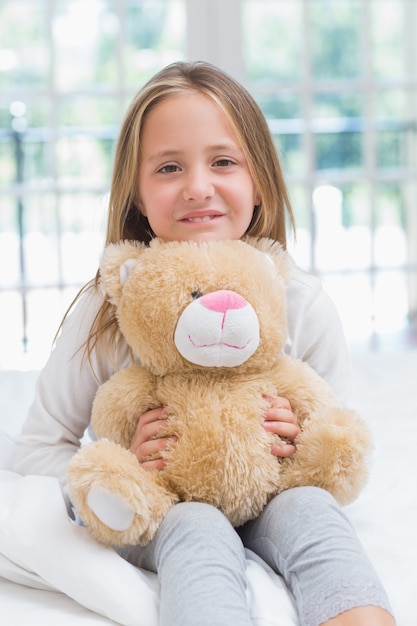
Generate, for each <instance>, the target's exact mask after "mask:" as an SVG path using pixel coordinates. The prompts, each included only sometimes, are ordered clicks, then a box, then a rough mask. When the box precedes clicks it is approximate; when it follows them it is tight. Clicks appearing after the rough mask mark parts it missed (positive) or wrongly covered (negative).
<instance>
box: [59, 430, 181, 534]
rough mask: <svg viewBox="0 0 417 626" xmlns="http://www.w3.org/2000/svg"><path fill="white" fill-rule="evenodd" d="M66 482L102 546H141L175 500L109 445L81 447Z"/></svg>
mask: <svg viewBox="0 0 417 626" xmlns="http://www.w3.org/2000/svg"><path fill="white" fill-rule="evenodd" d="M68 479H69V488H70V494H71V499H72V501H73V504H74V506H75V508H76V510H77V513H78V515H79V516H80V518H81V519H82V520H83V522H84V523H85V525H86V526H87V527H88V528H89V530H90V531H91V533H92V534H93V535H94V537H95V538H96V539H98V540H99V541H101V542H103V543H108V544H114V545H120V546H123V545H129V544H142V545H145V544H146V543H148V542H149V541H150V540H151V539H152V537H153V535H154V534H155V532H156V530H157V528H158V526H159V524H160V523H161V521H162V519H163V517H164V516H165V515H166V513H167V512H168V511H169V509H170V508H171V507H172V506H173V504H175V502H176V501H177V497H176V496H175V495H174V494H172V493H171V492H170V491H168V490H167V489H166V488H165V487H164V485H163V483H162V480H161V477H160V476H158V475H157V474H155V473H153V472H147V471H145V470H144V469H143V468H142V467H141V466H140V465H139V463H138V462H137V459H136V457H135V456H134V455H133V454H131V453H130V452H129V451H128V450H126V449H125V448H123V447H122V446H120V445H118V444H115V443H113V442H111V441H106V440H100V441H96V442H94V443H92V444H89V445H86V446H84V447H83V448H81V449H80V450H79V452H77V454H76V455H74V457H73V459H72V460H71V462H70V464H69V467H68Z"/></svg>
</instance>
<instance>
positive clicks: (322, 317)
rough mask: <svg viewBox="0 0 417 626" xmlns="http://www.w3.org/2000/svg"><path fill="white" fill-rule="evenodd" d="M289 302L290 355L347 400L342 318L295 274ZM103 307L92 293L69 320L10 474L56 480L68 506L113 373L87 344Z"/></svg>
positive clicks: (318, 289)
mask: <svg viewBox="0 0 417 626" xmlns="http://www.w3.org/2000/svg"><path fill="white" fill-rule="evenodd" d="M287 301H288V304H287V323H288V340H287V343H286V345H285V348H284V350H285V352H286V353H287V354H289V355H291V356H293V357H295V358H299V359H301V360H303V361H306V362H308V363H309V364H310V365H311V366H312V367H313V368H314V369H315V370H316V372H317V373H318V374H320V375H321V376H322V377H323V378H325V379H326V380H327V381H328V383H329V384H330V386H331V387H332V388H333V390H334V392H335V394H336V395H337V397H338V398H339V399H340V400H341V401H342V402H346V400H347V398H348V394H349V392H350V362H349V357H348V352H347V347H346V343H345V339H344V336H343V332H342V328H341V323H340V319H339V316H338V314H337V312H336V309H335V307H334V305H333V303H332V301H331V299H330V298H329V296H328V295H327V294H326V292H325V291H324V289H323V287H322V284H321V281H320V280H319V279H318V278H316V277H314V276H312V275H310V274H307V273H305V272H302V271H301V270H298V269H295V270H294V274H293V277H292V279H291V281H290V283H289V285H288V287H287ZM101 304H102V296H101V295H100V294H99V293H97V292H96V291H95V290H93V289H91V290H88V291H87V292H86V293H85V294H84V296H83V297H82V298H81V299H80V301H79V303H78V305H77V306H76V307H75V309H74V310H73V312H72V313H71V314H70V315H69V316H68V318H67V319H66V321H65V323H64V325H63V328H62V332H61V335H60V337H59V339H58V341H57V343H56V346H55V348H54V350H53V352H52V353H51V356H50V358H49V360H48V362H47V363H46V366H45V367H44V369H43V370H42V372H41V373H40V375H39V378H38V382H37V386H36V392H35V398H34V400H33V403H32V405H31V407H30V409H29V413H28V416H27V419H26V422H25V423H24V426H23V429H22V432H21V434H20V435H19V436H17V437H16V438H15V448H14V454H13V467H12V469H13V470H14V471H16V472H18V473H20V474H41V475H48V476H54V477H56V478H58V479H59V480H60V482H61V484H62V487H63V491H64V494H65V496H66V498H67V501H68V494H67V479H66V471H67V465H68V462H69V460H70V458H71V457H72V456H73V454H74V453H75V452H76V451H77V449H78V448H79V446H80V445H81V444H80V442H81V439H82V437H83V435H84V433H85V431H86V430H87V429H88V427H89V423H90V415H91V406H92V402H93V398H94V395H95V393H96V391H97V388H98V386H99V385H100V384H102V383H103V382H105V381H106V380H107V379H108V378H109V377H110V376H111V375H112V374H113V373H114V365H112V364H111V363H110V361H109V359H107V358H102V357H101V356H100V352H99V351H100V347H99V346H98V347H97V348H96V349H95V350H94V351H93V354H92V359H91V362H90V361H89V360H88V358H86V357H85V355H84V348H83V347H82V346H83V345H84V342H85V341H86V339H87V336H88V333H89V330H90V327H91V324H92V321H93V319H94V317H95V315H96V313H97V311H98V309H99V307H100V305H101ZM115 362H116V363H118V367H127V366H129V365H130V364H131V355H130V351H129V349H128V346H127V344H126V343H123V342H120V344H119V346H118V352H117V355H116V359H115Z"/></svg>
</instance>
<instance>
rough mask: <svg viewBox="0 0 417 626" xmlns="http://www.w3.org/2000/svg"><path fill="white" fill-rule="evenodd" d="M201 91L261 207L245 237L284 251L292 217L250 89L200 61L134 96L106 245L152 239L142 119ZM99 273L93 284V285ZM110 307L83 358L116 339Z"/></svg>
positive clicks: (164, 74)
mask: <svg viewBox="0 0 417 626" xmlns="http://www.w3.org/2000/svg"><path fill="white" fill-rule="evenodd" d="M190 91H193V92H197V93H203V94H205V95H207V96H208V97H210V98H212V99H213V100H214V101H215V102H216V103H217V104H218V105H219V106H220V107H221V109H222V110H223V112H224V113H225V115H226V117H227V118H228V121H229V123H230V124H231V127H232V129H233V131H234V133H235V134H236V137H237V139H238V141H239V143H240V145H241V148H242V150H243V152H244V155H245V158H246V161H247V163H248V168H249V171H250V174H251V176H252V179H253V181H254V184H255V185H256V188H257V190H258V192H259V197H260V202H259V205H257V206H256V207H254V214H253V217H252V221H251V223H250V225H249V228H248V230H247V232H246V235H248V236H253V237H270V238H271V239H275V240H276V241H279V242H280V243H281V245H282V246H283V247H284V248H285V247H286V225H287V220H288V221H289V224H290V225H291V227H292V228H293V229H294V217H293V213H292V209H291V204H290V201H289V197H288V192H287V188H286V184H285V181H284V177H283V174H282V170H281V165H280V162H279V159H278V155H277V152H276V149H275V146H274V142H273V139H272V136H271V133H270V131H269V128H268V125H267V122H266V120H265V117H264V115H263V113H262V111H261V109H260V108H259V106H258V105H257V104H256V102H255V100H254V99H253V98H252V96H251V95H250V94H249V93H248V91H247V90H246V89H245V88H244V87H243V86H242V85H240V84H239V83H238V82H237V81H235V80H234V79H233V78H231V77H230V76H228V75H227V74H225V73H224V72H223V71H222V70H220V69H218V68H216V67H214V66H212V65H210V64H208V63H204V62H197V63H186V62H178V63H173V64H172V65H169V66H167V67H165V68H164V69H162V70H161V71H160V72H158V73H157V74H155V76H154V77H153V78H151V79H150V80H149V81H148V82H147V83H146V84H145V85H144V87H143V88H142V89H141V90H140V91H139V93H138V94H137V95H136V97H135V98H134V100H133V102H132V104H131V105H130V107H129V109H128V111H127V114H126V117H125V119H124V122H123V124H122V127H121V130H120V135H119V140H118V143H117V147H116V153H115V159H114V168H113V177H112V183H111V191H110V199H109V215H108V222H107V234H106V244H109V243H117V242H119V241H122V240H125V239H132V240H136V241H142V242H144V243H149V241H150V240H151V239H152V238H153V237H154V234H153V233H152V230H151V228H150V226H149V223H148V220H147V219H146V217H144V216H143V215H142V213H141V212H140V211H139V209H138V207H137V200H136V199H137V198H138V196H139V191H140V190H139V189H138V172H139V166H140V156H141V150H140V144H141V132H142V128H143V125H144V123H145V121H146V116H147V114H148V113H149V111H150V110H151V109H153V108H154V107H155V106H156V105H157V104H158V103H159V102H161V101H162V100H165V99H167V98H169V97H170V96H173V95H177V94H182V93H184V92H190ZM98 279H99V276H98V274H97V276H96V279H95V281H94V284H95V285H96V286H97V283H98ZM115 322H116V319H115V313H114V307H113V306H112V305H110V304H109V303H107V302H106V303H104V304H103V305H102V307H101V309H100V310H99V312H98V315H97V317H96V319H95V321H94V323H93V325H92V328H91V331H90V334H89V338H88V340H87V354H88V356H91V352H92V349H93V348H94V346H95V345H96V343H97V341H98V339H100V338H101V337H102V336H103V335H104V333H105V331H107V330H108V329H109V328H111V329H112V333H111V338H110V344H111V345H114V340H115V338H116V336H117V327H116V324H115Z"/></svg>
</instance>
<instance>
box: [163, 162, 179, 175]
mask: <svg viewBox="0 0 417 626" xmlns="http://www.w3.org/2000/svg"><path fill="white" fill-rule="evenodd" d="M179 169H180V168H179V167H178V165H174V164H173V163H170V164H169V165H164V166H163V167H161V168H160V169H159V170H158V172H159V173H161V174H172V173H173V172H178V170H179Z"/></svg>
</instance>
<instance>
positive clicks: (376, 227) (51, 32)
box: [0, 0, 417, 369]
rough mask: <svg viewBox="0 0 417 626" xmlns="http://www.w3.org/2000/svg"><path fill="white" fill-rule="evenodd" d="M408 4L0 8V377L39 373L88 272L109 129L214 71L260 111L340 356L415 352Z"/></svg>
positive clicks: (353, 1)
mask: <svg viewBox="0 0 417 626" xmlns="http://www.w3.org/2000/svg"><path fill="white" fill-rule="evenodd" d="M416 32H417V2H416V1H415V0H1V1H0V316H1V317H0V319H1V324H0V369H36V368H39V367H42V365H43V364H44V362H45V360H46V358H47V356H48V354H49V351H50V349H51V344H52V340H53V337H54V334H55V332H56V329H57V327H58V325H59V322H60V320H61V317H62V315H63V313H64V312H65V310H66V308H67V307H68V305H69V304H70V302H71V301H72V299H73V297H74V296H75V294H76V293H77V291H78V290H79V288H80V287H81V286H82V285H83V284H84V283H85V282H87V281H88V280H89V279H90V278H92V276H93V275H94V274H95V272H96V268H97V263H98V259H99V257H100V253H101V250H102V246H103V240H104V228H105V223H106V210H107V206H106V199H107V192H108V189H109V183H110V176H111V169H112V159H113V151H114V145H115V139H116V137H117V134H118V129H119V125H120V122H121V120H122V118H123V116H124V113H125V111H126V109H127V106H128V104H129V102H130V100H131V99H132V97H133V96H134V94H135V93H136V92H137V91H138V89H139V88H140V87H141V85H142V84H143V83H144V82H145V81H146V80H147V79H148V78H149V77H150V76H151V75H152V74H153V73H154V72H155V71H157V70H158V69H160V68H161V67H163V66H164V65H166V64H168V63H170V62H172V61H176V60H181V59H191V60H197V59H202V60H206V61H210V62H212V63H214V64H216V65H218V66H220V67H222V68H223V69H225V70H226V71H228V72H229V73H230V74H232V75H233V76H234V77H235V78H237V79H238V80H240V81H241V82H242V83H243V84H244V85H245V86H246V87H247V88H248V89H249V91H250V92H251V93H252V94H253V96H254V97H255V99H256V100H257V102H258V103H259V105H260V106H261V108H262V109H263V111H264V113H265V115H266V117H267V119H268V122H269V124H270V128H271V131H272V133H273V136H274V139H275V141H276V146H277V149H278V151H279V153H280V155H281V158H282V162H283V165H284V169H285V173H286V178H287V181H288V185H289V189H290V193H291V197H292V201H293V205H294V210H295V215H296V220H297V240H296V241H295V242H291V243H290V249H291V252H292V254H293V256H294V257H295V259H296V261H297V262H298V263H299V264H300V265H301V266H302V267H304V268H305V269H307V270H310V271H312V272H314V273H316V274H318V275H320V276H321V277H322V279H323V281H324V284H325V287H326V289H327V291H328V292H329V293H330V295H331V297H332V298H333V300H334V301H335V303H336V306H337V308H338V310H339V313H340V315H341V318H342V322H343V326H344V329H345V333H346V336H347V339H348V341H349V343H350V346H351V349H352V350H358V351H359V350H397V349H409V348H416V347H417V332H416V323H417V322H416V317H417V38H416V37H415V33H416Z"/></svg>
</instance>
